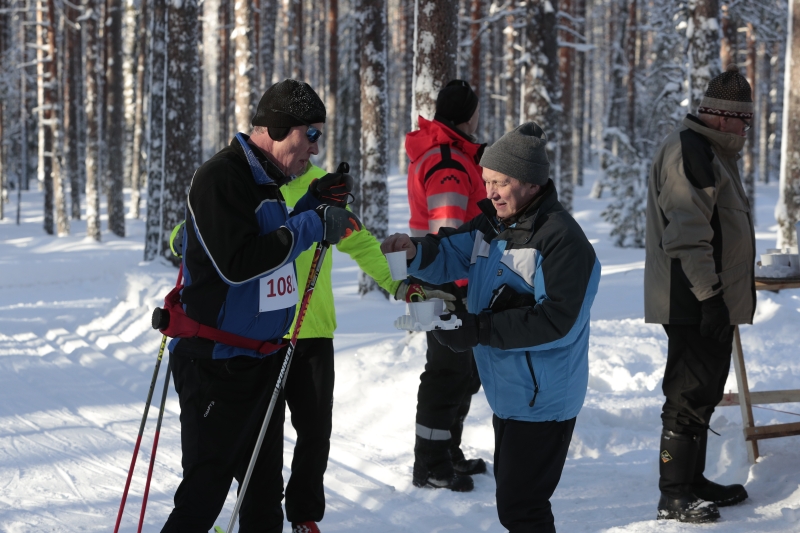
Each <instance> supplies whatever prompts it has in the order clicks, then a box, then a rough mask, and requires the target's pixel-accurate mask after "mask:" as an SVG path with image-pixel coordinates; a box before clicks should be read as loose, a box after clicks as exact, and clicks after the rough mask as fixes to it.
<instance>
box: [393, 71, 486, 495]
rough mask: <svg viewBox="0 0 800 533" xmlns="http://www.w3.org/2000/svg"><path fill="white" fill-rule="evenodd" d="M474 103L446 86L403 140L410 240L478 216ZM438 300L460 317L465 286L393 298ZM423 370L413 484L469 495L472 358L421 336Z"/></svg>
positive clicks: (410, 291)
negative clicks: (465, 435)
mask: <svg viewBox="0 0 800 533" xmlns="http://www.w3.org/2000/svg"><path fill="white" fill-rule="evenodd" d="M477 129H478V97H477V95H476V94H475V92H474V91H473V90H472V88H471V87H470V86H469V84H468V83H467V82H465V81H462V80H453V81H451V82H450V83H448V84H447V85H446V86H445V87H444V88H443V89H442V90H441V91H439V95H438V97H437V99H436V115H435V116H434V118H433V120H432V121H430V120H426V119H425V118H423V117H419V130H417V131H412V132H411V133H409V134H408V135H406V152H407V153H408V157H409V159H410V161H411V162H410V164H409V168H408V201H409V205H410V207H411V220H410V222H409V225H410V228H411V235H412V236H415V237H421V236H425V235H426V234H428V233H436V232H437V231H438V230H439V228H441V227H451V228H457V227H459V226H461V225H462V224H464V223H465V222H468V221H469V220H471V219H472V218H473V217H475V216H476V215H478V214H480V209H479V208H478V205H477V204H478V201H480V200H483V199H484V198H486V190H485V188H484V185H483V180H482V178H481V168H480V166H479V165H478V161H479V160H480V156H481V153H482V152H483V146H482V145H479V144H477V143H476V142H475V138H474V137H473V135H474V134H475V132H476V131H477ZM420 291H421V292H422V293H423V294H421V295H420V296H421V297H423V298H425V297H428V298H442V299H444V300H445V301H446V304H447V307H448V309H449V310H451V311H453V310H461V311H466V306H465V304H464V302H465V301H466V294H467V286H466V280H460V281H457V282H455V283H448V284H446V285H442V286H436V287H431V286H429V285H423V286H422V289H420V285H419V282H418V280H414V279H410V280H409V281H408V282H404V283H402V284H401V285H400V287H399V288H398V289H397V293H396V294H395V298H397V299H398V300H401V299H402V300H406V301H410V300H411V299H412V298H413V297H414V296H415V295H418V294H419V292H420ZM427 338H428V352H427V354H426V359H427V362H426V364H425V370H424V372H423V373H422V375H421V376H420V385H419V391H418V393H417V416H416V443H415V445H414V474H413V483H414V485H415V486H417V487H425V486H428V487H435V488H449V489H451V490H454V491H460V492H466V491H470V490H472V489H473V482H472V478H471V477H469V476H470V475H474V474H481V473H484V472H486V463H485V462H484V461H483V459H466V458H465V457H464V454H463V453H462V451H461V447H460V445H461V432H462V430H463V424H464V418H465V417H466V416H467V413H468V412H469V407H470V402H471V400H472V395H473V394H475V393H476V392H478V390H479V389H480V387H481V382H480V378H479V377H478V372H477V370H476V368H475V360H474V358H473V357H472V353H471V352H469V353H464V352H462V353H455V352H453V351H452V350H450V349H449V348H447V347H446V346H443V345H441V344H440V343H439V342H438V341H437V340H436V339H435V338H434V336H433V335H432V334H431V333H430V332H429V333H428V334H427Z"/></svg>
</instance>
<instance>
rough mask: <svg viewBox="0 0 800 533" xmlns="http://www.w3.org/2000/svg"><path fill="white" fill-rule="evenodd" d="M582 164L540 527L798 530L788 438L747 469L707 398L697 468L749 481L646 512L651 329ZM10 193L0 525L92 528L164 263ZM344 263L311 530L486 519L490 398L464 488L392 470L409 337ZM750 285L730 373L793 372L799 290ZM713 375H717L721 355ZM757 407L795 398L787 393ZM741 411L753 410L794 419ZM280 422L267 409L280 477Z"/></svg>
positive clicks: (98, 524)
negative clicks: (571, 337)
mask: <svg viewBox="0 0 800 533" xmlns="http://www.w3.org/2000/svg"><path fill="white" fill-rule="evenodd" d="M587 177H588V178H589V179H587V184H586V185H585V186H584V187H582V188H580V189H578V190H576V198H575V217H576V219H577V220H578V222H580V223H581V225H582V227H583V228H584V231H585V232H586V234H587V236H588V237H589V238H590V239H591V241H592V243H593V245H594V246H595V249H596V250H597V253H598V256H599V257H600V260H601V262H602V263H603V277H602V281H601V285H600V292H599V293H598V296H597V298H596V300H595V304H594V307H593V310H592V311H593V314H592V317H593V320H592V326H591V327H592V335H591V339H590V355H589V357H590V381H589V390H588V392H587V397H586V402H585V405H584V408H583V410H582V411H581V414H580V415H579V417H578V422H577V425H576V430H575V434H574V437H573V441H572V443H571V446H570V453H569V458H568V460H567V464H566V466H565V468H564V473H563V476H562V479H561V483H560V485H559V487H558V489H557V490H556V493H555V494H554V496H553V499H552V503H553V509H554V514H555V516H556V526H557V528H558V530H559V531H561V532H573V531H574V532H604V533H605V532H607V533H612V532H613V533H623V532H624V533H643V532H651V531H655V530H657V531H659V532H661V533H673V532H681V531H695V530H703V531H720V532H722V531H724V532H732V533H740V532H741V533H744V532H752V531H759V532H761V531H763V532H800V470H798V468H797V467H796V463H797V461H798V451H797V450H798V446H797V445H798V437H789V438H782V439H773V440H766V441H760V442H759V447H760V450H761V454H762V458H761V459H760V460H759V462H758V463H757V464H756V465H755V466H752V467H751V466H750V465H749V464H748V463H747V458H746V457H747V456H746V452H745V447H744V441H743V439H742V431H741V416H740V412H739V409H738V408H737V407H733V408H727V407H726V408H720V409H718V410H717V412H716V413H715V415H714V419H713V420H712V424H711V425H712V428H713V429H714V430H715V431H717V432H718V433H720V434H721V436H720V437H717V436H715V435H713V434H711V435H710V437H709V453H708V466H707V469H706V475H707V476H708V477H709V478H711V479H714V480H716V481H719V482H721V483H734V482H737V483H745V484H746V487H747V490H748V492H749V494H750V498H749V499H748V500H747V501H746V502H745V503H744V504H742V505H738V506H735V507H726V508H723V509H721V513H722V520H721V521H719V522H717V523H715V524H708V525H702V526H687V525H681V524H677V523H660V522H656V521H655V506H656V502H657V500H658V488H657V479H658V463H657V448H658V439H659V435H660V411H661V405H662V403H663V396H662V394H661V375H662V372H663V368H664V364H665V361H666V336H665V334H664V332H663V329H662V328H661V327H660V326H656V325H652V324H645V323H644V321H643V319H642V318H641V317H642V313H643V302H642V280H643V274H644V252H643V250H630V249H619V248H615V247H613V246H612V245H611V243H610V240H609V238H608V231H609V227H608V225H607V224H606V223H605V222H603V221H602V219H600V217H599V213H600V212H601V211H602V210H603V208H604V207H605V205H606V203H607V200H594V199H590V198H588V193H589V191H590V190H591V182H592V178H593V174H592V173H589V175H588V176H587ZM389 186H390V190H391V201H390V231H391V232H395V231H406V230H407V222H406V221H407V220H408V206H407V201H406V196H405V179H404V177H401V176H393V177H391V178H390V180H389ZM757 187H758V188H757V197H756V202H757V203H756V205H757V218H756V220H757V221H758V222H759V226H758V228H757V238H758V249H759V250H763V249H765V248H767V247H771V246H772V245H773V241H772V239H773V236H774V232H775V229H776V228H775V225H774V216H773V215H772V210H773V208H774V205H775V201H776V199H777V184H770V185H767V186H764V185H761V184H758V185H757ZM23 200H24V202H23V206H22V208H23V214H24V217H23V218H24V221H25V222H24V223H23V225H22V226H16V225H14V224H13V221H11V220H7V219H6V220H2V221H0V272H2V275H0V391H2V392H0V399H2V402H0V528H1V529H2V531H4V532H8V533H20V532H39V531H52V532H56V533H61V532H70V533H72V532H74V531H76V530H80V531H86V532H91V531H98V532H99V531H110V530H111V529H112V528H113V524H114V522H115V520H116V515H117V509H118V506H119V501H120V497H121V494H122V489H123V487H124V484H125V479H126V475H127V471H128V466H129V464H130V461H131V454H132V451H133V446H134V443H135V440H136V436H137V431H138V428H139V423H140V420H141V416H142V410H143V408H144V400H145V398H146V395H147V391H148V387H149V384H150V380H151V377H152V372H153V368H154V365H155V361H156V355H157V352H158V347H159V344H160V340H161V339H160V336H159V335H158V334H157V333H156V332H154V331H153V330H152V329H150V324H149V322H150V312H151V310H152V308H153V307H155V306H156V305H159V304H160V303H161V301H162V299H163V296H164V295H165V294H166V292H167V291H168V290H169V288H170V287H171V286H172V285H173V284H174V280H175V276H176V272H175V269H174V268H172V267H171V266H168V265H167V264H166V263H162V262H158V261H157V262H153V263H143V262H141V257H142V250H143V245H142V242H143V231H144V223H143V221H141V220H130V219H129V220H127V231H128V236H127V237H125V238H118V237H115V236H113V235H111V234H110V233H108V232H104V233H103V242H101V243H95V242H93V241H91V240H89V239H86V238H85V222H84V221H72V236H70V237H66V238H61V239H58V238H53V237H47V236H44V235H43V234H42V231H41V215H40V211H41V205H42V201H41V193H38V192H26V193H24V194H23ZM763 221H767V223H764V222H763ZM356 272H357V267H356V265H355V263H353V262H352V261H351V260H350V259H349V258H348V257H347V256H345V255H343V254H341V253H339V252H338V251H334V273H333V277H334V279H333V281H334V293H335V295H336V299H337V315H338V322H339V330H338V331H337V337H336V339H335V346H336V365H337V368H336V374H337V378H336V389H335V400H334V401H335V405H334V426H333V436H332V438H331V452H330V460H329V462H328V471H327V473H326V477H325V488H326V499H327V509H326V514H325V519H324V520H323V522H322V523H321V527H322V530H323V531H324V532H326V533H329V532H337V531H385V532H442V531H469V532H473V531H474V532H477V531H482V532H483V531H486V532H502V531H504V528H503V527H502V526H501V525H500V524H499V522H498V520H497V514H496V509H495V501H494V489H495V485H494V479H493V477H492V472H493V470H492V463H493V461H492V452H493V444H494V436H493V432H492V426H491V417H492V414H491V410H490V409H489V407H488V404H487V403H486V400H485V397H484V396H483V394H482V393H478V394H477V395H476V396H475V397H474V399H473V406H472V410H471V412H470V415H469V417H468V418H467V422H466V427H465V430H464V451H465V452H466V453H467V455H468V456H480V457H483V458H484V459H486V460H487V461H488V465H489V473H488V475H481V476H476V477H475V490H474V491H473V492H471V493H466V494H457V493H452V492H449V491H436V490H427V489H416V488H414V487H413V486H412V485H411V469H412V464H413V444H414V412H415V406H416V392H417V385H418V382H419V374H420V372H421V371H422V368H423V366H424V361H425V336H424V335H423V334H406V333H404V332H400V331H397V330H395V329H394V328H393V327H392V323H393V321H394V319H395V318H396V317H397V316H399V315H401V314H403V313H404V312H405V308H404V306H403V305H402V304H400V303H397V302H387V301H385V300H383V298H382V297H380V296H377V295H370V296H368V297H366V298H363V299H362V298H359V297H358V296H357V280H356ZM758 300H759V307H758V310H757V313H756V317H755V323H756V325H755V326H752V327H750V326H747V327H743V328H742V341H743V344H744V350H745V358H746V361H747V371H748V378H749V381H750V386H751V388H752V389H755V390H769V389H773V390H774V389H796V388H800V385H799V383H800V361H798V360H797V357H796V356H797V344H798V339H800V334H798V332H797V323H798V314H797V313H798V312H799V311H800V292H798V291H782V292H780V293H777V294H774V293H766V292H759V293H758ZM167 361H168V354H165V357H164V362H163V363H162V369H161V372H160V378H159V380H158V382H157V384H156V386H155V391H154V394H153V404H152V405H151V408H150V414H149V417H148V426H147V428H146V430H145V435H144V437H143V439H142V444H141V448H140V451H139V457H138V461H137V463H136V469H135V472H134V476H133V481H132V484H131V489H130V493H129V496H128V503H127V506H126V511H125V514H124V515H123V520H122V527H121V531H123V532H126V533H131V532H133V531H135V530H136V527H137V523H138V516H139V510H140V506H141V501H142V496H143V492H144V483H145V475H146V472H147V468H148V462H149V460H150V454H151V446H152V438H153V433H154V430H155V422H156V418H157V416H158V405H159V402H160V400H161V389H162V384H163V381H162V380H163V375H164V372H165V368H163V367H165V366H166V364H167ZM726 390H734V391H735V390H736V381H735V378H734V376H733V373H731V374H730V376H729V380H728V383H727V385H726ZM767 407H770V408H772V409H777V410H781V411H789V412H795V413H800V406H798V405H792V404H777V405H770V406H767ZM754 411H755V413H754V414H755V416H756V420H757V422H758V423H759V424H768V423H787V422H796V421H797V417H796V416H793V415H790V414H785V413H779V412H775V411H770V410H764V409H759V408H755V409H754ZM179 413H180V408H179V405H178V400H177V396H176V394H175V392H174V390H173V389H170V392H169V396H168V400H167V404H166V410H165V414H164V422H163V427H162V430H161V436H160V441H159V446H158V453H157V457H156V463H155V471H154V474H153V480H152V483H151V487H150V495H149V500H148V505H147V516H146V519H145V527H144V530H145V531H158V530H159V529H160V527H161V525H162V524H163V522H164V520H165V519H166V516H167V515H168V514H169V512H170V510H171V508H172V496H173V494H174V492H175V489H176V488H177V486H178V483H179V482H180V479H181V468H180V457H181V454H180V424H179ZM295 438H296V434H295V432H294V430H293V428H292V427H291V423H290V422H289V414H288V413H287V422H286V425H285V447H284V478H285V479H288V476H289V475H290V473H291V472H290V468H289V467H290V465H291V460H292V452H293V446H294V442H295ZM532 453H535V449H534V450H532ZM234 485H235V484H234ZM234 500H235V486H234V487H232V489H231V491H230V493H229V496H228V500H227V501H226V504H225V508H224V509H223V511H222V513H221V515H220V517H219V519H218V521H217V523H218V524H219V525H222V526H224V525H226V524H227V521H228V519H229V517H230V512H231V510H232V508H233V503H234ZM289 530H290V527H289V524H286V525H285V528H284V531H287V532H288V531H289Z"/></svg>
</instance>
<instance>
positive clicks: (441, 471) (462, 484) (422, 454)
mask: <svg viewBox="0 0 800 533" xmlns="http://www.w3.org/2000/svg"><path fill="white" fill-rule="evenodd" d="M449 448H450V439H447V440H429V439H423V438H422V437H420V436H419V435H417V441H416V444H415V445H414V474H413V478H412V483H413V484H414V486H415V487H432V488H435V489H450V490H452V491H455V492H469V491H471V490H472V489H473V488H475V485H474V483H473V482H472V478H471V477H469V476H465V475H462V474H458V473H457V472H456V471H455V470H454V469H453V461H452V459H451V458H450V449H449Z"/></svg>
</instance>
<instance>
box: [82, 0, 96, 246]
mask: <svg viewBox="0 0 800 533" xmlns="http://www.w3.org/2000/svg"><path fill="white" fill-rule="evenodd" d="M97 2H98V0H86V1H85V2H84V4H83V11H84V13H86V14H87V15H86V17H85V19H84V21H83V24H82V25H81V26H82V27H83V42H84V43H85V47H84V58H85V63H84V69H85V70H84V76H85V77H86V81H85V85H84V87H85V89H84V90H85V93H84V94H85V100H84V101H85V104H84V109H85V110H86V235H87V236H88V237H91V238H92V239H94V240H96V241H99V240H100V191H99V188H98V186H99V182H100V175H99V174H100V169H99V168H98V156H99V154H98V152H99V149H100V146H99V143H100V139H99V135H100V104H99V100H98V98H99V95H98V89H99V88H98V86H97V71H98V69H99V66H100V64H99V58H98V54H97V48H98V42H97V41H98V39H97V34H98V29H97V16H98V13H97Z"/></svg>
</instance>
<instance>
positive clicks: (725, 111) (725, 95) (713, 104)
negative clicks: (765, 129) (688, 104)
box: [697, 64, 753, 118]
mask: <svg viewBox="0 0 800 533" xmlns="http://www.w3.org/2000/svg"><path fill="white" fill-rule="evenodd" d="M697 112H698V113H707V114H709V115H719V116H722V117H736V118H753V98H752V96H751V93H750V84H749V83H747V78H745V77H744V76H742V75H741V74H739V67H737V66H736V65H734V64H730V65H728V67H727V68H726V69H725V72H723V73H722V74H720V75H719V76H717V77H716V78H714V79H713V80H711V81H710V82H708V89H706V94H705V95H704V96H703V99H702V100H700V106H699V107H698V108H697Z"/></svg>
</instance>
